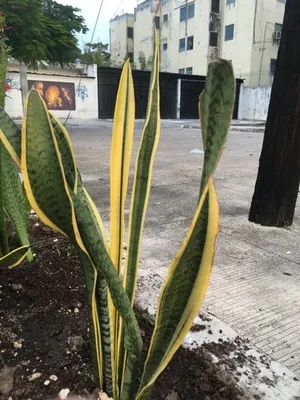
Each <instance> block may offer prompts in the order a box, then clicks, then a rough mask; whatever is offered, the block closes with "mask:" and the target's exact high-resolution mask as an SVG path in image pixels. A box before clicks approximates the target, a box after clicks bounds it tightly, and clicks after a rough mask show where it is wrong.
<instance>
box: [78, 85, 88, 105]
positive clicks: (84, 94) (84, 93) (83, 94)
mask: <svg viewBox="0 0 300 400" xmlns="http://www.w3.org/2000/svg"><path fill="white" fill-rule="evenodd" d="M76 96H77V97H79V98H80V99H81V101H82V102H84V100H85V99H86V98H88V97H89V92H88V88H87V87H86V86H85V85H84V84H83V83H82V82H79V83H78V85H77V86H76Z"/></svg>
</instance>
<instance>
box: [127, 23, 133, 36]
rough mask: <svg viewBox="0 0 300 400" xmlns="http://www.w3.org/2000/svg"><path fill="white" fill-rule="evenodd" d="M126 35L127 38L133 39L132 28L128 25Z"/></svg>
mask: <svg viewBox="0 0 300 400" xmlns="http://www.w3.org/2000/svg"><path fill="white" fill-rule="evenodd" d="M127 37H128V38H129V39H133V28H131V27H130V26H128V27H127Z"/></svg>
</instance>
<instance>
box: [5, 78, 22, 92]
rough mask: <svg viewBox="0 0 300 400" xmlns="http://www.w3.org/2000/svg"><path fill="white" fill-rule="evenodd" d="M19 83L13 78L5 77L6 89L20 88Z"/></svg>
mask: <svg viewBox="0 0 300 400" xmlns="http://www.w3.org/2000/svg"><path fill="white" fill-rule="evenodd" d="M20 89H21V87H20V83H19V82H18V81H17V80H16V79H15V78H10V77H9V76H8V77H7V78H6V90H7V91H10V90H20Z"/></svg>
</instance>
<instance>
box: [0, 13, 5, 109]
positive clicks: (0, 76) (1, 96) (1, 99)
mask: <svg viewBox="0 0 300 400" xmlns="http://www.w3.org/2000/svg"><path fill="white" fill-rule="evenodd" d="M1 19H2V17H1ZM2 27H3V23H1V27H0V29H1V41H2ZM6 70H7V55H6V52H5V48H4V46H3V44H2V43H1V44H0V106H1V107H4V104H5V96H6V93H5V80H6Z"/></svg>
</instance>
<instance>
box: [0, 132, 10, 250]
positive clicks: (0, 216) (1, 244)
mask: <svg viewBox="0 0 300 400" xmlns="http://www.w3.org/2000/svg"><path fill="white" fill-rule="evenodd" d="M4 151H5V148H4V146H3V143H2V142H1V139H0V256H4V255H6V254H7V253H8V252H9V247H8V237H7V232H6V225H5V211H4V187H3V178H2V177H3V168H2V166H3V162H2V159H3V153H4Z"/></svg>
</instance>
